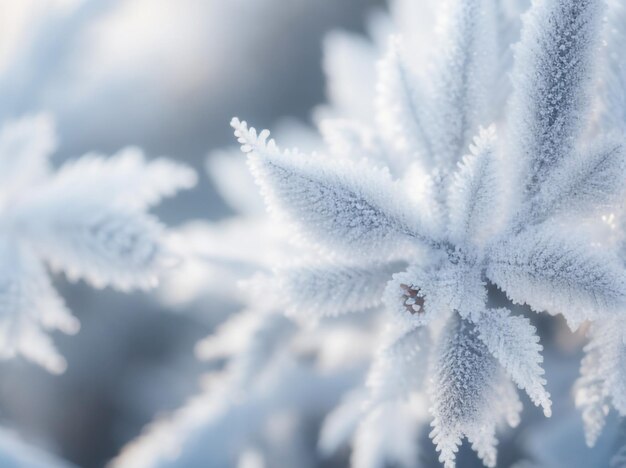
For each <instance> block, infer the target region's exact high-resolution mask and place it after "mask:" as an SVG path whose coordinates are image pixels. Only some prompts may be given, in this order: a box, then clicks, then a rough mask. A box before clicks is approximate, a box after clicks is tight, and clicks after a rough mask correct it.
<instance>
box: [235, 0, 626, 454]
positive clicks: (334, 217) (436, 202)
mask: <svg viewBox="0 0 626 468" xmlns="http://www.w3.org/2000/svg"><path fill="white" fill-rule="evenodd" d="M442 3H443V5H442V6H441V7H440V12H439V15H440V19H439V27H438V28H437V29H436V36H434V39H433V41H432V43H434V44H436V46H434V47H433V48H434V49H435V50H434V51H433V54H432V55H433V57H434V59H433V60H432V62H431V63H430V65H429V67H428V73H423V74H420V73H418V72H416V71H415V64H414V63H412V62H411V61H409V59H407V57H414V56H415V55H414V54H412V51H411V48H410V45H411V44H410V43H407V42H403V41H402V38H398V37H394V38H393V39H392V40H391V41H390V45H389V49H388V51H387V52H386V53H385V56H384V58H383V60H382V61H381V63H380V65H379V67H378V74H377V78H376V79H377V84H376V86H375V89H374V90H371V94H370V96H371V98H372V100H371V101H370V102H372V103H373V107H372V109H373V111H372V115H373V116H374V118H373V119H372V121H371V122H368V121H365V122H364V121H363V120H361V121H359V120H355V119H348V118H342V119H340V120H336V119H335V120H330V121H326V122H323V123H321V124H320V127H321V131H322V135H323V137H324V138H325V139H326V143H327V148H328V150H327V151H323V152H321V154H313V155H307V154H304V153H302V152H300V151H298V150H287V151H285V150H282V149H281V148H279V147H278V145H277V144H276V143H275V142H274V140H272V139H270V138H269V132H267V131H262V132H260V133H257V132H256V131H255V130H254V129H252V128H249V127H248V126H247V124H246V123H245V122H241V121H239V120H238V119H233V121H232V125H233V127H234V128H235V135H236V137H237V139H238V141H239V142H240V144H241V145H242V150H243V152H244V153H246V154H248V162H249V165H250V168H251V171H252V173H253V175H254V176H255V178H256V181H257V183H258V184H259V186H260V189H261V192H262V194H263V195H264V197H265V200H266V202H267V204H268V207H269V209H270V210H271V211H272V212H274V213H275V214H276V215H278V217H279V219H282V220H285V221H286V222H288V223H290V225H291V226H292V227H293V232H294V233H295V234H296V239H297V242H299V243H300V244H304V245H309V246H310V249H311V250H314V251H316V252H321V253H322V254H324V256H323V257H322V258H325V257H329V258H331V261H329V262H327V263H326V264H324V263H323V262H320V261H319V260H318V261H316V262H315V263H314V264H312V265H309V266H306V265H305V266H299V267H298V268H295V269H290V268H287V269H281V270H280V271H279V272H278V278H279V284H280V285H282V287H281V292H282V293H283V295H284V296H285V297H284V301H285V302H286V303H287V304H289V309H288V310H289V311H290V312H292V313H301V314H302V313H303V314H309V315H311V314H313V315H315V316H325V315H331V316H338V315H341V314H342V313H347V312H356V311H357V310H362V309H363V308H366V307H367V306H372V307H375V306H376V305H380V304H381V302H382V303H384V306H385V308H386V310H387V314H388V318H389V319H390V320H389V328H390V330H391V331H390V336H394V337H395V341H393V342H392V343H391V344H390V343H388V342H387V343H385V344H384V347H383V349H381V350H380V352H379V353H377V354H376V357H375V359H374V363H373V365H372V370H371V372H372V374H375V375H377V377H376V378H371V379H369V380H368V382H369V386H368V391H367V392H366V393H365V396H364V395H363V394H357V395H358V396H356V397H354V398H355V399H356V400H358V399H359V398H361V399H363V401H364V402H365V403H364V404H363V405H359V404H356V403H355V402H354V401H352V400H350V399H348V400H347V401H346V403H345V406H341V407H340V409H338V411H340V413H339V414H341V415H343V416H342V417H339V416H337V417H334V418H330V419H329V421H333V422H332V427H334V428H336V430H331V429H328V430H327V432H323V433H325V434H344V435H345V434H346V433H350V432H354V433H355V434H356V439H355V442H354V447H355V449H357V447H359V446H364V445H368V444H364V443H362V441H359V437H360V436H359V434H367V436H363V437H369V438H371V437H372V435H371V432H368V431H367V430H366V429H362V430H359V429H358V428H359V427H361V426H360V425H362V424H366V422H367V421H371V420H372V418H374V416H372V412H375V411H379V408H381V407H386V405H387V403H388V402H390V401H398V400H400V401H407V400H408V399H410V397H411V396H412V395H415V394H421V393H427V394H428V395H429V398H430V415H431V418H432V426H433V430H432V433H431V436H432V438H433V440H434V442H435V444H436V446H437V449H438V451H439V452H440V461H441V462H443V463H444V464H445V465H446V466H454V460H455V452H456V451H457V449H458V446H459V445H460V444H461V441H462V439H463V438H464V437H465V438H467V439H468V440H469V442H470V443H471V444H472V446H473V448H474V449H475V450H476V452H477V453H478V455H479V456H480V457H481V458H482V460H483V461H484V463H485V464H486V465H487V466H495V463H496V443H497V439H496V436H495V434H496V427H497V426H498V425H499V424H500V423H501V422H506V423H508V424H509V425H512V426H514V425H515V424H517V422H518V420H519V412H520V411H521V405H520V403H519V400H518V398H517V394H516V391H515V390H514V389H513V388H512V386H511V381H512V382H513V383H515V384H516V385H517V387H519V388H520V389H523V390H524V391H526V393H527V394H528V396H529V397H530V399H531V401H532V402H533V403H535V404H536V405H537V406H541V407H542V408H543V411H544V413H545V414H546V415H548V416H549V415H550V413H551V401H550V396H549V394H548V392H547V391H546V389H545V384H546V381H545V379H544V377H543V374H544V372H543V369H542V367H541V363H542V356H541V350H542V346H541V345H540V344H539V342H538V341H539V340H538V337H537V336H536V330H535V328H534V327H533V326H532V325H531V323H530V321H529V320H528V319H527V318H525V317H523V316H517V315H513V314H512V313H511V312H510V311H509V310H507V309H490V308H488V307H487V304H486V299H487V292H486V287H487V286H489V285H490V284H493V285H496V286H497V287H499V288H500V289H502V290H503V291H504V292H505V293H506V294H507V296H508V297H509V299H510V300H511V301H512V302H513V303H519V304H525V305H528V306H530V308H531V309H533V310H534V311H536V312H544V311H545V312H548V313H550V314H562V315H563V316H564V317H565V319H566V320H567V322H568V324H569V325H570V327H571V328H572V329H576V328H578V327H579V325H580V324H581V323H583V322H584V321H586V320H594V321H595V322H596V323H605V322H607V321H611V320H617V319H618V318H619V317H620V315H621V314H623V310H624V305H625V301H626V276H625V271H624V267H623V265H622V263H621V262H620V261H619V260H618V258H617V256H616V255H615V254H613V253H612V252H607V251H603V250H602V249H600V248H597V247H596V246H595V245H594V244H593V243H592V242H591V239H589V238H587V237H586V236H585V235H583V233H584V230H581V232H577V231H576V228H575V227H574V226H575V224H576V221H574V222H572V220H577V219H581V216H583V215H584V216H587V217H591V218H592V219H593V217H595V219H598V218H599V216H600V215H601V214H603V213H606V211H607V210H609V209H611V208H612V207H614V206H615V205H616V203H618V202H619V201H620V200H622V199H623V196H624V193H623V187H622V185H623V184H622V183H621V181H623V180H624V177H625V176H626V172H625V171H626V164H625V160H624V147H623V139H622V137H621V136H620V135H619V133H617V134H614V133H610V134H606V135H605V134H598V132H596V133H594V134H593V135H592V137H590V136H589V134H588V133H586V132H587V128H589V127H590V126H591V125H592V123H593V122H591V121H590V119H588V118H586V116H590V115H592V113H591V112H590V111H591V109H592V106H593V105H594V104H595V102H596V101H597V100H598V98H600V96H597V95H596V94H594V93H593V92H592V91H593V90H594V88H593V84H594V71H595V70H596V68H594V67H595V65H596V60H597V58H598V57H599V56H601V55H602V54H600V53H599V51H600V48H601V43H602V41H601V34H602V31H603V24H602V21H601V19H602V17H603V15H604V13H605V12H604V10H603V8H602V7H603V2H601V1H599V0H583V1H574V0H536V1H534V2H533V3H532V5H531V8H530V10H529V12H528V13H527V14H526V15H525V16H524V17H523V27H522V30H521V34H520V41H519V43H518V44H517V45H516V46H515V53H514V61H513V62H512V63H511V58H510V55H508V54H503V53H502V50H504V49H506V46H507V45H508V44H506V38H504V39H503V36H507V35H506V34H502V29H501V27H502V25H503V23H505V22H506V21H507V16H506V14H505V12H504V11H503V5H505V4H508V3H506V2H504V3H500V2H496V1H489V0H472V1H463V2H461V1H454V0H449V1H446V2H442ZM509 24H510V25H512V24H514V22H511V23H509ZM435 41H436V42H435ZM502 42H505V44H503V43H502ZM344 46H345V44H344ZM355 46H356V45H355ZM358 46H359V47H360V46H362V44H358ZM507 63H509V64H510V66H512V72H511V83H510V84H503V83H501V82H500V81H499V77H500V76H501V71H502V69H503V68H506V66H507V65H506V64H507ZM599 68H601V67H599ZM620 70H621V68H620ZM344 79H345V77H344ZM354 80H355V83H356V82H357V80H358V78H357V77H354ZM494 90H497V91H495V92H494ZM500 94H503V95H505V96H508V97H507V99H506V101H507V107H506V112H505V111H504V110H503V108H502V103H503V100H502V99H498V98H497V96H498V95H500ZM338 114H339V115H342V116H350V113H345V112H343V113H342V112H338ZM367 117H369V115H368V116H366V117H365V118H367ZM493 122H495V125H491V124H492V123H493ZM616 135H618V136H616ZM583 142H584V143H583ZM397 268H401V269H400V270H396V271H395V272H394V269H397ZM390 273H391V274H390ZM381 290H383V291H384V292H383V293H382V294H381V296H380V299H378V300H377V297H376V295H377V294H379V292H380V291H381ZM601 340H602V342H605V340H606V339H605V338H602V339H601ZM431 342H432V346H430V345H429V343H431ZM390 350H392V351H390ZM398 350H399V351H398ZM611 352H613V353H614V350H613V351H611ZM415 356H419V359H416V358H415ZM610 362H615V361H610ZM618 362H619V360H618ZM425 366H426V367H427V368H428V369H427V371H424V372H423V373H420V372H415V368H416V367H419V368H420V369H423V368H424V367H425ZM381 372H383V373H386V374H383V377H381V374H380V373H381ZM408 375H411V376H417V375H422V376H423V377H422V378H416V379H413V378H411V379H408V381H407V379H406V376H408ZM605 375H606V374H605ZM424 380H430V381H431V382H432V383H433V384H432V385H424ZM605 380H606V379H605ZM602 385H604V387H603V388H605V389H608V390H603V392H604V393H606V394H607V395H608V396H605V398H612V399H613V404H616V401H617V400H616V397H614V396H613V392H614V391H617V390H619V389H620V387H619V382H614V381H611V380H606V381H605V382H604V383H603V384H602ZM390 388H393V389H394V390H397V391H390ZM493 401H497V402H498V404H497V405H494V404H493ZM355 408H360V410H359V411H357V410H355ZM364 408H365V409H364ZM359 418H361V419H359ZM350 421H352V422H350ZM355 421H356V422H355ZM358 421H360V422H358ZM329 424H330V423H329ZM342 428H343V429H344V430H343V431H342V430H340V429H342ZM408 432H409V433H411V431H408ZM383 436H384V435H383V434H381V435H380V436H379V437H383ZM323 440H324V444H323V446H324V447H333V446H337V445H338V444H337V443H336V442H337V441H336V440H332V437H330V436H327V437H326V438H323ZM372 444H373V442H371V440H370V443H369V446H373V445H372ZM379 459H381V460H384V457H382V458H381V457H379ZM357 460H361V457H359V456H358V454H356V455H355V456H353V462H354V463H355V464H356V466H369V465H359V464H358V462H357ZM387 461H389V460H387ZM393 461H395V462H398V463H402V461H400V460H392V462H393ZM381 463H384V462H381Z"/></svg>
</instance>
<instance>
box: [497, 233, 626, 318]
mask: <svg viewBox="0 0 626 468" xmlns="http://www.w3.org/2000/svg"><path fill="white" fill-rule="evenodd" d="M487 276H488V278H489V279H490V280H491V281H493V282H494V283H496V284H497V285H498V286H499V287H500V288H501V289H503V290H504V291H505V292H506V293H507V296H508V297H509V298H510V299H511V300H512V301H513V302H515V303H517V304H528V305H530V306H531V307H532V308H533V309H534V310H536V311H538V312H541V311H547V312H549V313H550V314H553V315H556V314H559V313H560V314H563V316H564V317H565V318H566V319H567V322H568V324H569V325H570V327H572V328H573V329H575V328H577V327H578V326H579V325H580V324H581V323H582V322H583V321H584V320H587V319H593V318H597V317H601V316H606V315H607V314H611V313H618V311H620V310H621V308H622V307H623V306H624V301H625V300H626V275H625V273H624V269H623V267H622V266H621V265H619V264H618V263H617V262H616V261H615V258H612V257H611V256H610V255H608V254H605V253H602V252H600V251H598V250H597V249H595V250H594V249H592V248H591V246H590V245H589V244H588V243H586V242H584V241H582V240H578V241H577V240H576V239H573V238H567V237H564V236H563V235H562V234H561V233H560V232H558V229H555V228H548V227H541V228H538V229H532V230H527V231H526V232H524V233H522V234H520V235H518V236H515V237H511V238H510V239H507V241H506V242H504V243H502V244H499V245H497V246H495V247H494V249H492V251H491V253H490V261H489V266H488V267H487Z"/></svg>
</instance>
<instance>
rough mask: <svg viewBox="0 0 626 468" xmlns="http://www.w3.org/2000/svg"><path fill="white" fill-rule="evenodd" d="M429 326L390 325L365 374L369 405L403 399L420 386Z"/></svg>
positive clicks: (423, 380) (423, 376) (371, 406)
mask: <svg viewBox="0 0 626 468" xmlns="http://www.w3.org/2000/svg"><path fill="white" fill-rule="evenodd" d="M430 345H431V339H430V330H428V329H427V328H417V329H414V330H402V329H401V328H393V327H392V328H390V329H389V330H388V331H387V336H386V337H385V343H383V345H382V346H381V348H380V349H379V350H378V352H377V353H376V355H375V357H374V361H373V363H372V366H371V368H370V370H369V373H368V376H367V388H368V390H369V397H368V406H369V407H370V408H373V407H376V406H377V405H380V404H382V403H385V402H391V401H394V400H406V399H407V398H408V397H409V396H410V395H411V393H414V392H419V391H422V390H423V386H424V382H425V379H426V373H427V370H428V369H427V368H428V358H429V354H430V352H429V347H430Z"/></svg>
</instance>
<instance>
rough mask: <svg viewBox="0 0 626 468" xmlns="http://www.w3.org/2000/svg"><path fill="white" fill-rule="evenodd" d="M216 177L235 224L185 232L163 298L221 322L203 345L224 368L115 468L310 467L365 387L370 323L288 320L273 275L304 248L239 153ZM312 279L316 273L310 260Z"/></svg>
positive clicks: (308, 136)
mask: <svg viewBox="0 0 626 468" xmlns="http://www.w3.org/2000/svg"><path fill="white" fill-rule="evenodd" d="M279 133H281V134H282V135H283V137H284V138H285V139H287V140H292V139H293V140H294V141H299V142H302V140H310V143H309V144H308V145H307V144H304V146H305V147H306V146H310V145H314V144H316V143H317V141H316V140H317V138H315V137H314V134H313V133H312V132H310V131H309V130H306V131H305V130H304V129H303V128H302V127H301V126H299V125H296V124H294V123H283V124H282V129H281V131H279ZM235 151H236V152H235ZM207 169H208V173H209V177H210V178H211V180H212V181H213V182H214V185H215V186H216V188H217V190H218V193H219V194H220V196H221V197H222V198H223V199H224V201H225V202H226V204H227V205H228V206H229V207H230V208H231V209H232V211H233V212H234V215H233V216H231V217H229V218H226V219H224V220H222V221H218V222H205V221H200V220H198V221H194V222H192V223H188V224H187V225H185V226H183V227H182V228H180V229H177V230H176V231H175V232H174V234H175V235H174V236H172V239H171V243H170V246H171V248H172V249H173V250H174V251H175V252H176V253H177V254H178V255H180V256H182V257H183V258H184V260H185V261H184V264H183V265H181V267H180V268H178V269H177V270H179V271H177V272H176V274H173V275H166V276H165V280H164V281H163V284H162V287H160V288H159V290H160V291H161V292H162V294H163V298H164V300H165V301H166V302H167V303H168V304H170V305H175V306H180V307H182V308H184V309H189V307H190V306H193V305H195V306H196V307H195V308H197V309H198V311H199V312H200V311H201V312H202V314H203V317H204V318H205V319H206V320H209V321H212V322H213V323H215V322H216V321H221V324H220V325H218V326H217V327H216V329H215V331H214V332H213V333H212V334H211V335H209V336H208V337H206V338H205V339H203V340H202V341H200V342H199V343H198V344H197V346H196V354H197V356H198V358H199V359H201V360H203V361H207V362H209V363H211V364H212V367H213V368H214V370H213V371H211V372H210V373H209V374H208V375H207V376H205V378H204V381H205V382H206V384H205V385H204V388H203V390H202V391H201V392H200V393H199V394H198V395H196V396H194V397H193V398H192V399H191V400H189V401H188V402H187V403H186V404H185V405H184V406H183V407H182V408H180V409H179V410H177V411H175V412H174V413H172V414H169V415H166V416H163V417H161V418H159V419H158V420H157V421H155V422H153V423H151V424H150V425H149V426H148V427H146V429H145V430H144V433H143V434H142V435H141V436H140V437H139V438H137V439H136V440H135V441H133V442H131V443H130V444H129V445H128V446H126V447H125V448H124V449H123V450H122V453H121V454H120V455H119V456H118V457H117V458H116V460H115V461H114V462H113V466H119V467H126V466H128V467H133V468H135V467H142V466H146V467H148V466H150V467H156V466H159V467H165V466H181V465H183V466H201V465H204V464H207V463H210V464H211V465H212V466H213V464H215V465H218V466H245V465H244V464H245V463H246V462H247V461H249V460H251V459H255V460H258V461H259V463H262V464H263V465H264V466H284V465H286V466H308V465H306V460H313V459H315V458H316V454H315V451H316V447H315V445H314V444H311V443H310V440H309V439H308V438H307V433H308V430H309V428H310V426H311V424H316V421H318V419H319V414H325V413H328V412H330V411H331V409H332V408H333V407H334V406H335V405H336V404H337V403H338V401H339V399H340V398H341V396H342V395H343V394H344V393H345V392H347V390H348V389H350V388H352V387H354V386H356V385H357V384H358V382H359V381H360V380H361V379H362V378H363V374H364V370H365V369H366V368H367V363H368V362H369V359H370V358H371V347H370V343H371V334H370V326H364V327H363V329H355V328H354V327H353V326H351V324H350V326H349V325H348V324H341V323H339V321H336V320H332V321H328V322H326V323H320V324H318V325H319V326H317V327H316V328H315V329H313V330H311V329H308V328H304V327H299V326H297V324H296V322H295V321H294V320H296V319H297V320H299V319H300V318H303V314H297V316H295V317H291V316H286V315H285V313H284V311H286V310H295V309H294V308H293V304H287V303H285V302H284V301H283V300H282V297H281V296H279V295H278V294H275V293H274V291H275V290H276V288H277V286H278V285H277V282H276V281H275V279H274V278H273V277H272V276H271V274H272V270H273V268H274V267H275V266H276V265H277V264H278V265H282V264H289V263H290V259H292V258H293V257H294V255H295V251H296V250H295V248H294V247H292V246H290V245H287V244H286V239H285V236H284V230H283V228H282V226H281V224H280V223H277V222H276V221H274V220H272V219H270V218H269V217H267V215H266V213H265V208H264V206H263V200H262V198H261V197H260V196H259V194H258V191H256V190H255V188H254V181H253V179H252V177H251V175H250V172H249V171H248V169H247V167H246V163H245V158H242V157H241V153H240V151H239V148H234V151H230V150H220V151H219V152H215V153H213V154H211V155H210V156H209V158H208V159H207ZM299 255H300V254H299ZM289 268H290V269H292V268H297V267H295V266H289ZM398 268H399V267H398ZM306 271H307V272H309V274H312V275H315V270H314V268H311V264H310V263H307V264H306ZM386 271H387V270H384V272H386ZM394 271H395V270H394ZM363 274H364V275H365V276H367V275H368V274H369V272H363ZM380 274H381V275H382V274H383V272H382V271H381V273H380ZM384 274H389V273H384ZM319 279H320V280H323V276H321V277H319ZM364 280H365V279H364ZM294 286H295V284H294ZM381 293H382V290H379V291H378V293H377V295H378V296H380V294H381ZM338 294H349V291H340V290H337V291H335V295H338ZM330 300H331V299H330V298H328V299H327V302H326V303H328V301H330ZM376 303H377V304H378V303H380V297H377V298H376ZM222 309H224V310H222ZM207 310H209V311H210V314H207ZM229 312H230V313H229ZM315 318H316V319H319V320H323V317H315ZM359 320H360V321H361V323H363V322H365V321H364V320H363V317H362V316H361V317H359ZM371 328H375V327H374V326H372V327H371ZM215 369H217V370H215ZM286 415H289V416H288V418H287V420H286V419H285V418H286ZM286 421H287V422H288V423H289V424H288V425H287V426H285V423H286ZM276 428H284V429H281V430H280V431H279V432H276ZM284 430H288V433H284Z"/></svg>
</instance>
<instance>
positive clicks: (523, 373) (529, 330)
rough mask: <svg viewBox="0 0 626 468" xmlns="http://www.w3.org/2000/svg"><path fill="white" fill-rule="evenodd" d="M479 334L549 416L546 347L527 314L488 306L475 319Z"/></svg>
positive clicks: (512, 376) (506, 369)
mask: <svg viewBox="0 0 626 468" xmlns="http://www.w3.org/2000/svg"><path fill="white" fill-rule="evenodd" d="M476 329H477V330H478V336H479V337H480V339H481V340H482V341H483V343H485V345H486V346H487V349H489V352H490V353H491V354H493V355H494V356H495V358H496V359H497V360H498V361H499V362H500V365H502V367H503V368H504V369H505V371H506V372H507V374H508V375H509V376H510V377H511V379H513V381H514V382H515V383H516V384H517V386H518V387H519V388H521V389H522V390H526V393H528V396H529V397H530V399H531V400H532V401H533V403H535V404H536V405H537V406H541V407H543V411H544V413H545V414H546V416H550V414H551V413H552V411H551V406H552V402H551V401H550V394H549V393H548V392H547V391H546V389H545V385H546V380H545V379H544V378H543V374H544V370H543V368H542V367H541V363H542V362H543V357H542V356H541V351H542V349H543V347H542V346H541V345H540V344H539V337H538V336H537V335H536V329H535V327H533V326H532V325H531V324H530V321H529V320H528V319H527V318H525V317H519V316H511V315H510V313H509V311H508V310H506V309H490V310H486V311H485V312H484V313H483V314H482V315H481V317H480V319H479V320H477V321H476Z"/></svg>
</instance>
